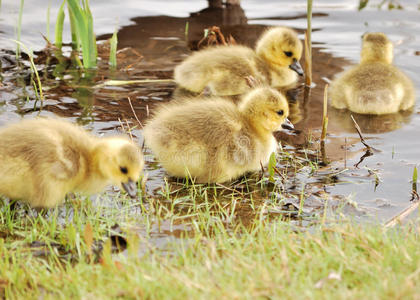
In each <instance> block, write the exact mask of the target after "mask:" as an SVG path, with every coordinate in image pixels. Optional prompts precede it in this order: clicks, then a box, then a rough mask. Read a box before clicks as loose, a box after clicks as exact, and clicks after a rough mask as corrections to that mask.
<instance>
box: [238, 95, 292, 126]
mask: <svg viewBox="0 0 420 300" xmlns="http://www.w3.org/2000/svg"><path fill="white" fill-rule="evenodd" d="M239 110H240V111H241V113H242V114H243V115H244V116H245V118H247V119H248V120H249V121H250V122H251V124H252V126H253V127H254V128H256V129H257V130H258V131H260V132H261V131H263V132H266V133H272V132H275V131H279V130H282V129H283V128H293V125H292V123H291V122H290V121H289V120H288V119H287V117H288V116H289V104H288V102H287V100H286V98H285V97H284V96H283V95H282V94H281V93H279V92H278V91H277V90H275V89H272V88H270V87H259V88H255V89H253V90H251V91H250V92H249V93H247V94H246V95H245V96H244V98H242V100H241V102H240V103H239Z"/></svg>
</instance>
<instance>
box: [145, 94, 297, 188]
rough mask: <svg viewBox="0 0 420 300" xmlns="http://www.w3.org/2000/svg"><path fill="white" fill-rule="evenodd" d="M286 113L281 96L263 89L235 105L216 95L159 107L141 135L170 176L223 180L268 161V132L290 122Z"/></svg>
mask: <svg viewBox="0 0 420 300" xmlns="http://www.w3.org/2000/svg"><path fill="white" fill-rule="evenodd" d="M288 114H289V107H288V103H287V101H286V99H285V97H284V96H283V95H281V94H280V93H279V92H278V91H276V90H274V89H272V88H268V87H262V88H256V89H253V90H251V91H250V92H249V93H247V94H246V95H244V96H243V98H242V99H241V101H240V102H239V104H238V105H235V104H234V103H232V102H231V101H229V100H225V99H223V98H219V97H212V98H209V99H205V100H202V101H194V100H192V99H190V100H184V102H181V101H176V102H173V103H169V104H166V105H162V106H161V107H160V108H159V109H158V110H157V112H156V113H155V115H154V117H153V118H152V119H151V120H150V121H148V123H147V125H146V126H145V128H144V131H143V134H144V137H145V141H146V145H147V146H148V147H149V148H150V149H151V150H152V151H153V153H154V154H155V156H156V158H157V160H158V161H159V162H160V163H161V164H162V166H163V167H164V168H165V169H166V170H167V171H168V173H169V174H170V175H172V176H175V177H181V178H185V177H191V178H194V179H195V180H196V182H201V183H212V182H226V181H229V180H231V179H235V178H237V177H239V176H241V175H243V174H245V173H246V172H252V171H257V170H260V169H261V164H263V165H265V164H267V162H268V160H269V157H270V155H271V153H272V152H275V151H276V148H277V142H276V140H275V138H274V137H273V134H272V133H273V132H274V131H278V130H281V126H282V124H284V123H288V124H289V125H291V123H290V122H289V121H288V119H287V116H288Z"/></svg>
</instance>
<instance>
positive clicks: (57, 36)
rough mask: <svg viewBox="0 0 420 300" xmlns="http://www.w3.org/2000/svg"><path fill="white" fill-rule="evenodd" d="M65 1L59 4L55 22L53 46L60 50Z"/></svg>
mask: <svg viewBox="0 0 420 300" xmlns="http://www.w3.org/2000/svg"><path fill="white" fill-rule="evenodd" d="M65 4H66V1H63V3H61V6H60V8H59V9H58V13H57V21H56V22H55V46H56V47H57V48H61V46H62V45H63V25H64V17H65V16H66V14H65V13H64V5H65Z"/></svg>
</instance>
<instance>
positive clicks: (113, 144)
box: [95, 137, 144, 198]
mask: <svg viewBox="0 0 420 300" xmlns="http://www.w3.org/2000/svg"><path fill="white" fill-rule="evenodd" d="M95 152H96V153H95V156H96V165H97V168H98V169H99V171H100V173H101V175H102V176H103V177H104V178H106V179H107V180H109V181H110V182H111V183H112V184H114V185H116V186H119V187H122V188H123V189H124V190H125V191H126V192H127V193H128V195H129V196H130V197H132V198H135V197H136V196H137V181H138V180H139V178H140V174H141V171H142V169H143V165H144V161H143V155H142V153H141V150H140V148H139V147H138V146H137V145H135V144H134V143H133V142H131V141H130V140H128V139H124V138H120V137H111V138H104V139H103V140H102V142H101V143H100V144H99V145H98V146H97V147H96V148H95Z"/></svg>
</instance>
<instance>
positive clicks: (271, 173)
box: [267, 152, 277, 182]
mask: <svg viewBox="0 0 420 300" xmlns="http://www.w3.org/2000/svg"><path fill="white" fill-rule="evenodd" d="M276 163H277V161H276V153H274V152H273V153H271V155H270V159H269V160H268V167H267V168H268V176H269V177H268V180H270V181H271V182H274V168H275V167H276Z"/></svg>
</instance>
